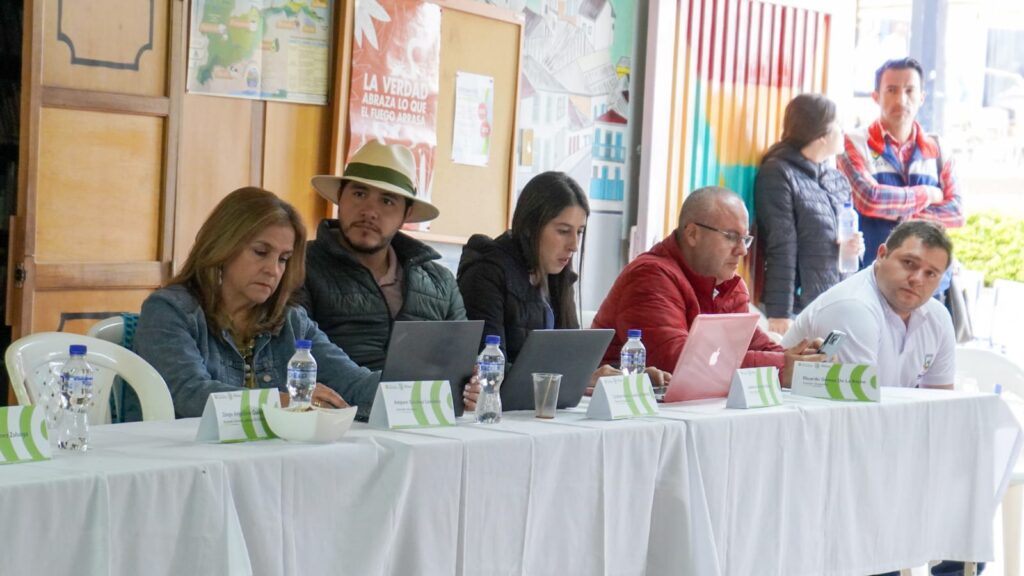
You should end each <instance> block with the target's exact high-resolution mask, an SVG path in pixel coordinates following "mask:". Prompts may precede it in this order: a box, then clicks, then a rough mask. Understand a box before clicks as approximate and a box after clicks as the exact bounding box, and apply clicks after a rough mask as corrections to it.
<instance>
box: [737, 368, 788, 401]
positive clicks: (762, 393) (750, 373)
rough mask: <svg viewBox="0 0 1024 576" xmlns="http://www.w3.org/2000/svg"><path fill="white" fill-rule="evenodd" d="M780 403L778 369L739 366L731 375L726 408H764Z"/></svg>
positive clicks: (780, 390)
mask: <svg viewBox="0 0 1024 576" xmlns="http://www.w3.org/2000/svg"><path fill="white" fill-rule="evenodd" d="M779 404H782V388H781V387H780V386H779V369H778V368H776V367H775V366H764V367H762V368H740V369H738V370H736V373H734V374H733V375H732V384H731V385H730V386H729V399H728V400H727V401H726V403H725V407H726V408H765V407H768V406H778V405H779Z"/></svg>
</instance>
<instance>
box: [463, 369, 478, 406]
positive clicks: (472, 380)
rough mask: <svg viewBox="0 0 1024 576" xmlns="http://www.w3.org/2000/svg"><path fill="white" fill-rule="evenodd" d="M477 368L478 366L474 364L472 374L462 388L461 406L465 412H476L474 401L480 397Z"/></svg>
mask: <svg viewBox="0 0 1024 576" xmlns="http://www.w3.org/2000/svg"><path fill="white" fill-rule="evenodd" d="M477 370H479V367H477V366H474V367H473V375H472V376H470V377H469V380H468V381H467V382H466V385H465V386H464V387H463V388H462V407H463V408H464V409H465V411H466V412H476V401H477V399H478V398H480V389H481V386H480V376H479V372H477Z"/></svg>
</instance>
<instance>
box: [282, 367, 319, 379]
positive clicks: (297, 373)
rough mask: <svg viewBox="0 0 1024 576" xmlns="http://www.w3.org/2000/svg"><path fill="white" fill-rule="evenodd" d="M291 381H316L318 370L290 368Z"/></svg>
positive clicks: (289, 376)
mask: <svg viewBox="0 0 1024 576" xmlns="http://www.w3.org/2000/svg"><path fill="white" fill-rule="evenodd" d="M288 379H289V380H316V368H289V369H288Z"/></svg>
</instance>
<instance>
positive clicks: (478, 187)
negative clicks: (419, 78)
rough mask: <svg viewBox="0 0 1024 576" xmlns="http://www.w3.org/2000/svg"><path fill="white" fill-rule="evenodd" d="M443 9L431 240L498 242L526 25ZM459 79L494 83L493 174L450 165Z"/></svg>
mask: <svg viewBox="0 0 1024 576" xmlns="http://www.w3.org/2000/svg"><path fill="white" fill-rule="evenodd" d="M441 6H442V9H441V83H440V92H439V94H438V104H437V152H436V157H435V159H434V162H435V165H434V166H435V169H434V185H433V192H432V194H433V196H432V199H431V201H432V202H433V203H434V205H436V206H437V208H438V209H439V210H440V211H441V215H440V216H439V217H438V218H437V220H435V221H434V222H433V223H432V225H431V227H430V232H431V233H432V234H438V235H445V236H454V237H463V238H465V237H469V236H470V235H472V234H475V233H484V234H487V235H488V236H492V237H493V236H497V235H498V234H500V233H501V232H503V231H505V230H506V229H507V228H508V224H509V217H510V214H511V212H510V205H511V202H512V188H513V177H514V170H515V164H514V158H513V155H514V153H515V145H516V129H515V127H516V105H517V102H518V101H519V62H520V47H521V38H522V25H521V23H520V22H519V21H518V20H516V19H514V18H512V17H507V18H501V15H502V13H504V12H505V11H497V10H494V11H490V12H488V13H481V12H475V13H474V12H469V11H465V10H461V9H454V8H451V7H449V5H448V4H444V3H442V4H441ZM459 6H460V7H461V6H462V5H461V4H460V5H459ZM482 7H489V6H482ZM489 8H493V7H489ZM508 14H511V12H508ZM458 72H472V73H474V74H481V75H484V76H491V77H493V78H494V110H493V124H492V131H491V150H490V159H489V162H488V164H487V166H482V167H481V166H469V165H465V164H455V163H453V162H452V159H451V158H452V122H453V118H454V111H455V76H456V74H457V73H458Z"/></svg>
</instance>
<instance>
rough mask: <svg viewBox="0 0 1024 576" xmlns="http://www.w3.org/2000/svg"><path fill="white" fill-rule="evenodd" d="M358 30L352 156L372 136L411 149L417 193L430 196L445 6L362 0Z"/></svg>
mask: <svg viewBox="0 0 1024 576" xmlns="http://www.w3.org/2000/svg"><path fill="white" fill-rule="evenodd" d="M354 32H355V33H354V38H353V46H352V90H351V96H350V99H349V130H350V134H349V136H350V138H349V149H348V156H349V157H351V156H352V153H353V152H355V151H356V150H358V149H359V148H360V147H361V146H362V145H363V144H365V143H366V142H367V141H369V140H372V139H378V140H383V141H385V142H388V143H398V144H404V145H406V146H408V147H410V148H412V150H413V155H414V156H415V157H416V168H417V171H418V175H417V180H418V182H417V183H416V189H417V193H418V195H419V196H421V197H424V198H426V199H429V198H430V183H431V177H432V174H433V168H434V149H435V148H436V146H437V128H436V124H437V91H438V77H439V76H440V73H439V71H438V69H439V66H440V51H441V8H440V7H439V6H438V5H437V4H428V3H426V2H419V1H415V0H358V2H357V3H356V19H355V31H354Z"/></svg>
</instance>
